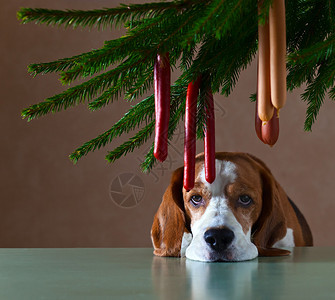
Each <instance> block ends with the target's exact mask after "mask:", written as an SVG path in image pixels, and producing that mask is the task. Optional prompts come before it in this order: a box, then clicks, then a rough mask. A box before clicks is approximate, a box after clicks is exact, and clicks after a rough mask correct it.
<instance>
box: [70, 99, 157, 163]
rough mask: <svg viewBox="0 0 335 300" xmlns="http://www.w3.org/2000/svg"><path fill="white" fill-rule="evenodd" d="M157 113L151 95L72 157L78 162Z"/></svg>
mask: <svg viewBox="0 0 335 300" xmlns="http://www.w3.org/2000/svg"><path fill="white" fill-rule="evenodd" d="M154 113H155V102H154V96H153V95H151V96H149V97H147V98H146V99H144V100H142V101H141V102H139V103H137V104H136V105H134V106H133V107H132V108H131V109H130V110H129V111H128V112H127V113H126V114H125V115H124V116H123V117H122V118H121V119H120V120H119V121H118V122H116V123H115V124H114V125H113V126H112V128H111V129H109V130H107V131H106V132H104V133H103V134H100V135H99V136H98V137H96V138H94V139H92V140H90V141H88V142H86V143H84V144H83V145H82V146H80V147H79V148H77V149H76V150H75V151H74V152H73V153H72V154H71V155H70V159H71V160H72V161H73V162H74V163H77V162H78V160H79V159H80V158H81V157H83V156H85V155H87V154H88V153H89V152H91V151H92V152H93V151H95V150H96V149H100V148H101V147H104V146H106V145H107V144H108V143H110V142H112V140H113V139H114V138H116V137H119V136H121V135H122V134H123V133H128V132H130V131H131V130H134V129H135V128H136V127H137V126H139V125H140V124H141V123H142V122H144V121H145V122H146V123H148V122H150V121H151V120H152V119H153V116H154Z"/></svg>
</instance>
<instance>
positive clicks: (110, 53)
mask: <svg viewBox="0 0 335 300" xmlns="http://www.w3.org/2000/svg"><path fill="white" fill-rule="evenodd" d="M160 21H161V17H157V18H153V19H150V20H148V21H147V22H145V23H144V24H143V25H142V26H141V27H139V28H136V29H134V30H133V31H132V32H131V33H128V34H126V35H125V36H122V37H121V38H118V39H115V40H111V41H107V42H105V45H104V47H103V48H101V49H98V50H93V51H90V52H87V53H84V54H82V55H80V56H78V57H77V58H76V60H75V62H76V64H75V65H74V66H75V67H74V68H68V69H69V70H68V71H67V72H64V73H63V74H62V77H61V81H62V82H63V83H64V84H68V83H71V82H72V81H73V80H75V79H77V78H78V77H79V76H80V77H83V78H85V77H87V76H92V75H93V74H95V73H98V72H101V71H103V70H106V69H107V68H108V67H109V66H110V65H112V64H113V63H117V62H119V61H122V60H124V58H125V57H127V56H134V54H136V55H140V54H141V53H142V52H143V51H145V52H146V53H145V56H148V53H147V45H146V44H145V43H144V42H145V41H146V39H147V37H148V30H149V29H150V28H152V27H153V26H157V25H158V24H159V22H160ZM140 45H142V48H141V47H140ZM142 49H143V50H142ZM141 50H142V51H141ZM155 51H156V49H155Z"/></svg>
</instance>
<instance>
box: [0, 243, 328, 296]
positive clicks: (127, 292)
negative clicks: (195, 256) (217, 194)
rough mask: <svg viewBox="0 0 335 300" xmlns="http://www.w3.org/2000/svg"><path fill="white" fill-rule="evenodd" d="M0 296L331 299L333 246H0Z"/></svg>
mask: <svg viewBox="0 0 335 300" xmlns="http://www.w3.org/2000/svg"><path fill="white" fill-rule="evenodd" d="M0 299H1V300H15V299H20V300H24V299H34V300H35V299H71V300H75V299H169V300H170V299H202V300H207V299H229V300H231V299H327V300H329V299H335V248H334V247H332V248H331V247H329V248H319V247H314V248H295V249H294V251H293V254H292V255H291V256H289V257H273V258H268V257H263V258H257V259H255V260H252V261H248V262H240V263H203V262H196V261H191V260H187V259H184V258H183V259H179V258H160V257H154V256H153V254H152V249H142V248H137V249H136V248H134V249H121V248H118V249H106V248H96V249H92V248H88V249H87V248H77V249H0Z"/></svg>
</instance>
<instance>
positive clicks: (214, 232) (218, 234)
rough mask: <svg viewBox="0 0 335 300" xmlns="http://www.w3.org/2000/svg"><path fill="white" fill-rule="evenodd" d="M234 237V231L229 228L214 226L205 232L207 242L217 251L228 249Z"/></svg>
mask: <svg viewBox="0 0 335 300" xmlns="http://www.w3.org/2000/svg"><path fill="white" fill-rule="evenodd" d="M234 237H235V235H234V232H232V231H231V230H230V229H228V228H213V229H209V230H207V231H206V232H205V233H204V239H205V241H206V243H207V244H208V245H209V246H210V247H211V248H212V249H213V250H215V251H222V250H225V249H227V248H228V246H229V245H230V244H231V242H232V241H233V239H234Z"/></svg>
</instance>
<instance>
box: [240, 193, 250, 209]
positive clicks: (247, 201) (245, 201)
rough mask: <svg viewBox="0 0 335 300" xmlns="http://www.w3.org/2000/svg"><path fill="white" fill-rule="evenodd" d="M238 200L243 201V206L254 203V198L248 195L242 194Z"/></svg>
mask: <svg viewBox="0 0 335 300" xmlns="http://www.w3.org/2000/svg"><path fill="white" fill-rule="evenodd" d="M238 202H239V203H241V204H242V205H243V206H248V205H250V204H251V203H252V199H251V197H250V196H248V195H241V196H240V197H239V198H238Z"/></svg>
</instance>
